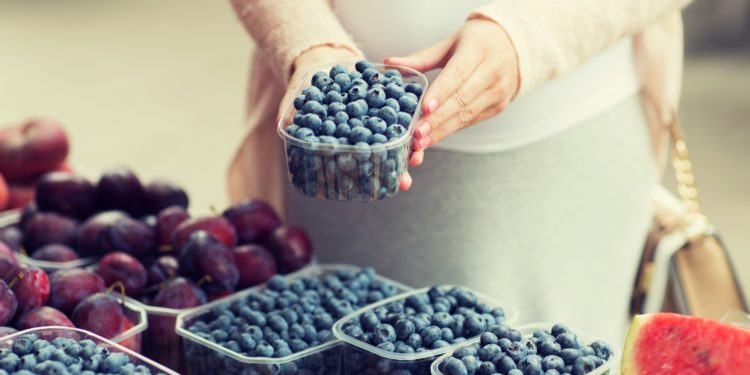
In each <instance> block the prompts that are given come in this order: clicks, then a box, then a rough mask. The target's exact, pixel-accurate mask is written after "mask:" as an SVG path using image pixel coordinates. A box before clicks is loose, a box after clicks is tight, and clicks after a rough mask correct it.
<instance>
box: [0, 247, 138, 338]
mask: <svg viewBox="0 0 750 375" xmlns="http://www.w3.org/2000/svg"><path fill="white" fill-rule="evenodd" d="M0 255H2V257H0V259H15V258H14V254H13V253H11V252H10V251H6V252H5V253H3V254H0ZM6 257H7V258H6ZM10 264H11V267H10V270H9V271H7V272H5V274H6V275H7V276H6V277H5V279H0V336H3V335H6V334H10V333H12V332H13V331H14V330H25V329H31V328H36V327H44V326H62V327H77V328H82V329H86V330H88V331H91V332H94V333H96V334H99V335H101V336H104V337H106V338H109V339H117V340H118V341H120V340H122V341H121V343H122V344H123V345H125V346H127V347H128V348H130V349H132V350H134V351H139V350H140V345H141V342H140V336H139V333H140V331H142V330H143V329H144V328H145V327H143V326H140V327H137V329H136V328H134V327H135V325H136V323H139V322H140V321H141V320H143V319H145V312H144V311H143V310H141V309H138V308H136V307H133V306H130V305H124V304H123V301H124V299H123V300H120V299H118V298H116V297H115V296H113V295H112V294H109V293H106V292H107V290H106V288H105V286H104V281H103V280H102V278H101V277H99V276H98V275H97V274H95V273H93V272H91V271H88V270H85V269H81V268H72V269H68V270H60V271H56V272H54V273H52V274H50V275H47V273H46V272H45V271H44V270H41V269H39V268H36V267H32V266H27V265H22V264H18V263H17V262H15V263H13V262H11V263H10ZM125 340H127V341H125Z"/></svg>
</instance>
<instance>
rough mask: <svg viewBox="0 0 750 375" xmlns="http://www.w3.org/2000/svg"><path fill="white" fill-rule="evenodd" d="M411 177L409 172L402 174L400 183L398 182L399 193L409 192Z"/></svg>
mask: <svg viewBox="0 0 750 375" xmlns="http://www.w3.org/2000/svg"><path fill="white" fill-rule="evenodd" d="M411 182H412V180H411V175H410V174H409V172H404V174H402V175H401V181H400V182H399V185H398V188H399V190H401V191H406V190H409V188H410V187H411Z"/></svg>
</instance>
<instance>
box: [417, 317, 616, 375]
mask: <svg viewBox="0 0 750 375" xmlns="http://www.w3.org/2000/svg"><path fill="white" fill-rule="evenodd" d="M553 325H554V324H553V323H531V324H526V325H523V326H520V327H518V328H515V329H517V330H518V331H519V332H521V334H522V335H523V336H524V337H531V336H532V335H533V333H534V331H536V330H538V329H541V330H546V331H549V330H550V329H552V326H553ZM571 331H573V332H574V333H575V334H576V336H578V339H579V340H581V341H583V342H584V343H586V344H589V343H592V342H594V341H596V340H597V339H596V338H595V337H593V336H591V335H589V334H587V333H585V332H583V331H579V330H577V329H573V328H571ZM477 344H479V338H476V339H474V340H470V341H467V342H465V343H463V344H462V345H460V346H458V347H456V348H453V350H451V351H450V352H448V353H445V354H444V355H442V356H440V358H438V359H437V360H435V362H433V363H432V365H431V366H430V373H431V374H432V375H443V372H442V371H440V364H441V363H443V362H444V361H445V360H446V359H447V358H448V357H450V356H452V355H453V353H454V352H455V351H456V350H458V349H459V348H465V347H467V346H471V345H477ZM608 344H609V346H610V349H612V356H610V357H609V359H608V360H607V362H605V363H604V364H603V365H601V366H599V367H598V368H596V370H594V371H592V372H590V373H588V375H614V374H617V373H619V366H620V348H619V347H617V346H616V345H613V344H611V343H608Z"/></svg>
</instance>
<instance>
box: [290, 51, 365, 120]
mask: <svg viewBox="0 0 750 375" xmlns="http://www.w3.org/2000/svg"><path fill="white" fill-rule="evenodd" d="M360 59H362V55H360V54H358V53H356V52H354V51H352V50H351V49H349V48H346V47H332V46H317V47H313V48H310V49H308V50H307V51H305V52H302V53H301V54H300V55H299V56H297V58H296V59H294V66H292V76H291V78H290V79H289V85H288V86H287V89H286V93H284V97H283V98H282V100H281V103H280V105H279V112H278V115H277V117H276V119H277V121H278V120H279V119H281V116H283V115H284V109H285V108H284V105H285V104H287V103H290V102H291V101H292V100H294V90H295V89H296V88H297V85H299V83H300V81H302V80H303V79H305V74H307V73H308V72H309V71H310V69H312V68H313V67H315V66H317V65H323V64H330V63H337V62H341V61H356V60H360ZM307 84H308V85H309V82H307Z"/></svg>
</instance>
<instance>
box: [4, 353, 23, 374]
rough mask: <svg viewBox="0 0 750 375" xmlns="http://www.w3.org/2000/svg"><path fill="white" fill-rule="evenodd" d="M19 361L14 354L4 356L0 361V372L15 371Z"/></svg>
mask: <svg viewBox="0 0 750 375" xmlns="http://www.w3.org/2000/svg"><path fill="white" fill-rule="evenodd" d="M19 360H20V358H19V357H18V356H17V355H16V354H15V353H9V354H6V355H4V356H3V358H2V359H0V370H5V371H8V372H11V373H12V372H14V371H16V368H18V362H19Z"/></svg>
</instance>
